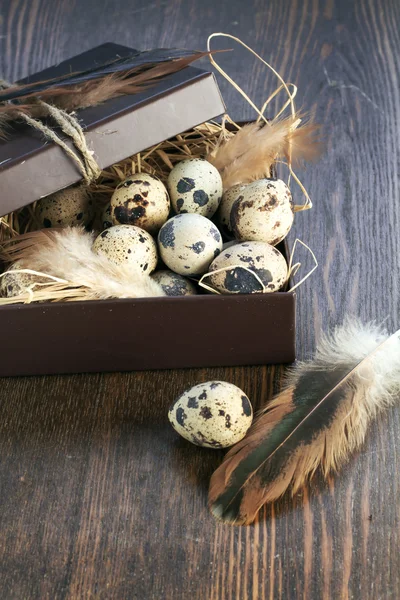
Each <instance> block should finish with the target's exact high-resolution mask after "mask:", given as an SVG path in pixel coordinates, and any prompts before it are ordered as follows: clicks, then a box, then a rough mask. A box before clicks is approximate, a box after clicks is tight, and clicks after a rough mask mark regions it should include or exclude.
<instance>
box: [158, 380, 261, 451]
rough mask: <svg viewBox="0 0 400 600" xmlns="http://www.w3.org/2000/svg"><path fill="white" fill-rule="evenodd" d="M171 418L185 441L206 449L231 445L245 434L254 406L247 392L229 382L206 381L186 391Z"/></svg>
mask: <svg viewBox="0 0 400 600" xmlns="http://www.w3.org/2000/svg"><path fill="white" fill-rule="evenodd" d="M168 418H169V420H170V422H171V425H172V427H173V428H174V429H175V431H177V432H178V433H179V435H181V436H182V437H184V438H185V439H186V440H188V441H189V442H192V444H195V445H196V446H203V447H205V448H228V447H229V446H232V445H233V444H236V443H237V442H239V441H240V440H241V439H243V438H244V436H245V435H246V432H247V430H248V429H249V427H250V425H251V422H252V420H253V409H252V406H251V404H250V400H249V399H248V397H247V396H246V394H245V393H244V392H243V391H242V390H241V389H240V388H238V387H236V385H233V384H232V383H227V382H226V381H207V382H206V383H201V384H199V385H195V386H194V387H192V388H190V389H188V390H186V392H184V393H183V394H182V395H181V396H179V398H177V400H175V402H174V403H173V405H172V406H171V408H170V409H169V412H168Z"/></svg>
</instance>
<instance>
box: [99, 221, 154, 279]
mask: <svg viewBox="0 0 400 600" xmlns="http://www.w3.org/2000/svg"><path fill="white" fill-rule="evenodd" d="M93 251H94V252H96V253H97V254H103V255H104V256H106V257H107V258H108V259H109V260H110V261H111V262H113V263H115V264H116V265H120V264H131V265H132V266H138V267H139V268H140V269H141V270H142V271H144V272H146V273H147V274H149V273H151V272H152V271H154V269H155V268H156V265H157V258H158V257H157V246H156V243H155V241H154V240H153V238H152V237H151V235H150V234H149V233H147V231H144V230H143V229H140V227H135V226H134V225H115V226H113V227H110V228H109V229H106V230H105V231H103V232H102V233H100V235H99V236H98V237H97V238H96V239H95V241H94V244H93Z"/></svg>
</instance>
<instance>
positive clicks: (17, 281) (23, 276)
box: [0, 263, 50, 298]
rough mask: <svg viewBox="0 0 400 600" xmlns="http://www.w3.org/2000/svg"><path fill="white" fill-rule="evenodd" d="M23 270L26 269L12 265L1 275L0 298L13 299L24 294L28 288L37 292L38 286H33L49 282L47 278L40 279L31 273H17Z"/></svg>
mask: <svg viewBox="0 0 400 600" xmlns="http://www.w3.org/2000/svg"><path fill="white" fill-rule="evenodd" d="M25 268H26V267H25V266H23V265H21V264H18V263H14V264H13V265H11V267H9V268H8V269H7V271H6V272H5V273H4V274H3V275H2V277H1V278H0V296H1V297H3V298H14V297H15V296H19V295H20V294H24V293H25V292H26V290H27V289H28V288H32V289H33V290H38V289H39V288H38V286H37V285H36V286H35V285H34V284H37V283H49V282H50V279H49V278H48V277H40V276H39V275H33V274H32V273H18V270H19V269H25ZM15 271H17V272H15Z"/></svg>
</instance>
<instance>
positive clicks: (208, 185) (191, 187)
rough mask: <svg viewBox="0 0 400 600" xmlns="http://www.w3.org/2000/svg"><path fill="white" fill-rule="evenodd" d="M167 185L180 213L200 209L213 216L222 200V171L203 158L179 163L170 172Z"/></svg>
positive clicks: (174, 205) (193, 211)
mask: <svg viewBox="0 0 400 600" xmlns="http://www.w3.org/2000/svg"><path fill="white" fill-rule="evenodd" d="M167 185H168V189H169V193H170V196H171V202H172V206H173V208H174V210H175V212H177V213H197V214H199V215H203V216H204V217H207V218H211V217H212V216H213V214H214V213H215V212H216V210H217V208H218V206H219V203H220V202H221V197H222V179H221V175H220V174H219V172H218V170H217V169H216V168H215V167H214V166H213V165H212V164H211V163H209V162H208V161H207V160H203V159H202V158H191V159H188V160H182V161H181V162H179V163H177V164H176V165H175V166H174V168H173V169H172V171H171V173H170V174H169V176H168V184H167Z"/></svg>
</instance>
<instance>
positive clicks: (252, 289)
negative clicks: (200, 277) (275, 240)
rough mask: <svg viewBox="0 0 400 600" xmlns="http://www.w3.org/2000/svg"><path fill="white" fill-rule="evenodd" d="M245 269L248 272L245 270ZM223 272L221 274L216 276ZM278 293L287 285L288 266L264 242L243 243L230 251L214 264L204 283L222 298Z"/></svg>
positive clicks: (272, 248) (219, 257)
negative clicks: (226, 295)
mask: <svg viewBox="0 0 400 600" xmlns="http://www.w3.org/2000/svg"><path fill="white" fill-rule="evenodd" d="M229 267H232V268H229ZM242 267H246V268H242ZM218 269H223V270H222V271H220V272H219V273H218V272H217V273H215V274H214V273H213V271H218ZM247 269H251V271H253V272H254V273H256V274H257V276H258V277H259V278H260V280H261V281H262V283H263V284H264V286H265V292H276V291H278V290H279V289H280V288H281V287H282V286H283V285H284V283H285V282H286V280H287V276H288V266H287V263H286V260H285V258H284V256H283V255H282V254H281V253H280V252H279V250H277V249H276V248H274V247H273V246H271V245H270V244H266V243H265V242H244V243H242V244H235V245H234V246H231V247H230V248H227V249H226V250H224V251H223V252H221V254H220V255H219V256H217V258H216V259H215V260H214V261H213V262H212V263H211V265H210V269H209V272H210V273H211V275H210V277H207V278H206V280H205V283H207V284H209V285H211V287H213V288H214V289H216V290H218V291H219V292H221V293H222V294H257V293H261V292H263V286H262V285H261V283H260V281H258V279H257V278H256V277H255V276H254V275H253V274H252V273H250V272H249V271H248V270H247Z"/></svg>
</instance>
